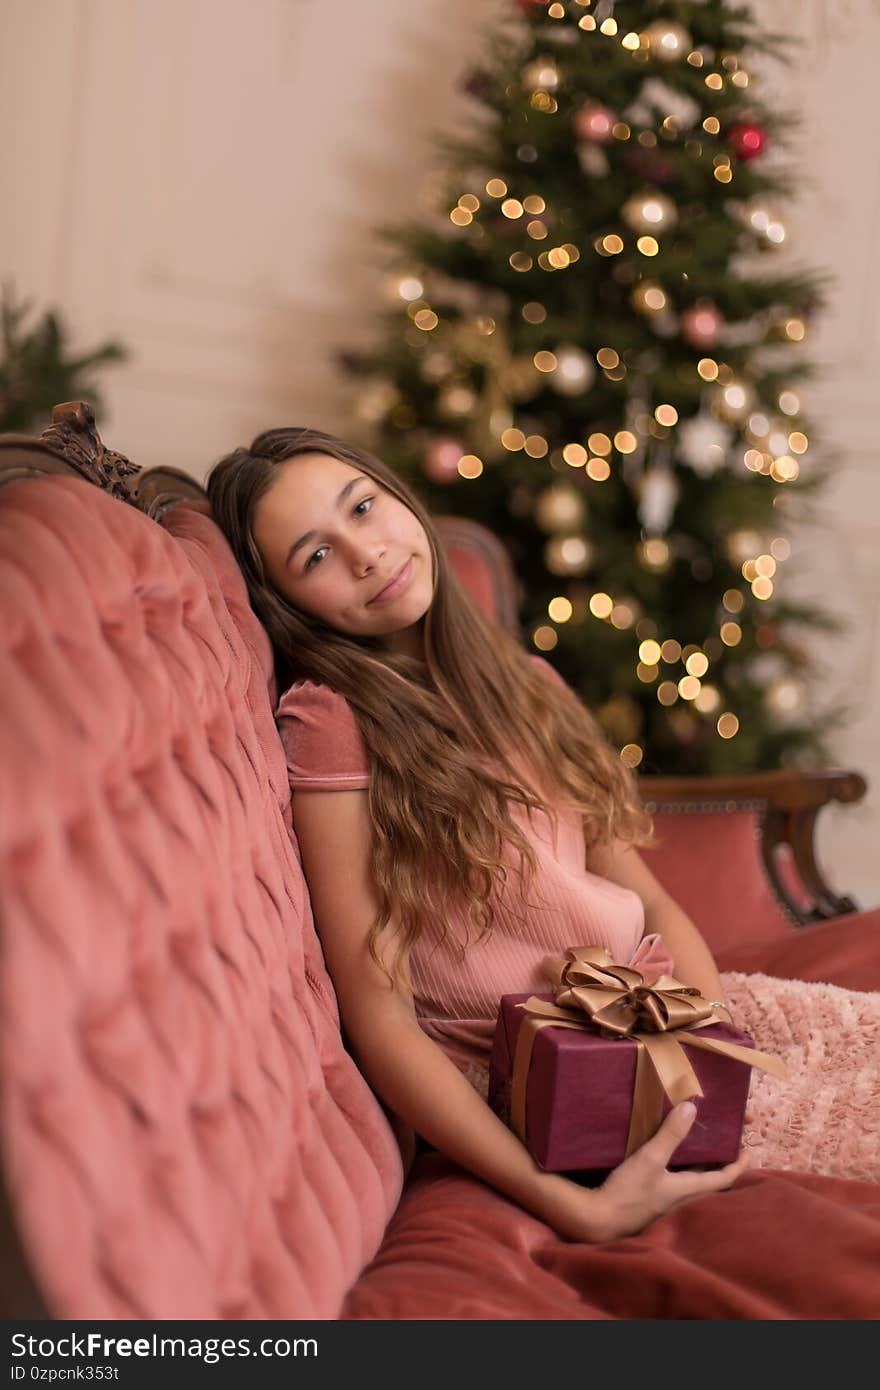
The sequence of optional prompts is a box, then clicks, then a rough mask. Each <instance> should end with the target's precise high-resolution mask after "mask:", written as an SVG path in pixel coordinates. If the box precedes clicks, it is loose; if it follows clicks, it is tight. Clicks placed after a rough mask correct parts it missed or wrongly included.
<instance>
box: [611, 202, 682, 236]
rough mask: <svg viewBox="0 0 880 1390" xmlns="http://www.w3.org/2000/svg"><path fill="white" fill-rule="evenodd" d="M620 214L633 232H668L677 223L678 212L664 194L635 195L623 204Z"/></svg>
mask: <svg viewBox="0 0 880 1390" xmlns="http://www.w3.org/2000/svg"><path fill="white" fill-rule="evenodd" d="M620 213H621V216H622V217H623V220H624V221H625V222H626V224H627V226H629V227H631V228H632V230H633V231H634V232H652V233H654V232H663V231H668V230H669V228H670V227H674V226H675V224H676V222H677V221H678V210H677V209H676V206H675V204H674V203H673V201H672V199H671V198H667V197H666V195H665V194H664V193H637V194H636V195H635V196H634V197H632V198H629V199H628V200H627V201H626V202H625V203H624V205H623V207H622V208H621V209H620Z"/></svg>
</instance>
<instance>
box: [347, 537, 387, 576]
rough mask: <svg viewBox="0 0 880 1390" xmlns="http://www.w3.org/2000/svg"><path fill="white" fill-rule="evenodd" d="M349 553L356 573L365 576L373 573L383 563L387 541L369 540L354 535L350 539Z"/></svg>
mask: <svg viewBox="0 0 880 1390" xmlns="http://www.w3.org/2000/svg"><path fill="white" fill-rule="evenodd" d="M349 553H350V555H351V564H352V568H353V569H354V572H355V574H357V575H358V576H364V575H367V574H370V573H372V572H373V571H374V570H375V569H376V566H377V565H380V564H381V562H382V557H383V555H384V554H385V543H384V541H378V540H367V539H366V538H364V537H361V536H356V537H352V538H351V539H350V541H349Z"/></svg>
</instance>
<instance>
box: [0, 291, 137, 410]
mask: <svg viewBox="0 0 880 1390" xmlns="http://www.w3.org/2000/svg"><path fill="white" fill-rule="evenodd" d="M32 307H33V306H32V305H31V303H30V302H29V301H26V300H19V299H18V298H17V296H16V294H15V291H14V290H13V288H12V286H11V285H8V284H7V285H4V286H3V294H2V300H0V431H2V432H3V433H4V434H6V433H17V434H28V433H31V434H36V433H38V432H39V431H40V430H42V429H44V428H45V427H46V425H48V424H49V420H50V418H51V415H52V407H53V406H55V405H58V404H60V403H61V402H62V401H72V400H85V401H88V402H89V404H90V405H91V406H92V409H93V410H94V411H95V415H96V417H98V418H99V417H100V413H101V398H100V395H99V393H98V388H97V386H96V384H95V369H96V368H97V367H101V366H104V364H105V363H108V362H122V361H124V360H125V356H126V354H125V351H124V349H123V348H122V347H121V346H120V345H119V344H118V343H115V342H107V343H103V344H102V345H101V347H98V348H95V349H94V350H93V351H92V352H87V353H83V354H81V355H79V356H71V355H70V353H69V350H68V341H67V330H66V328H65V326H64V324H63V322H62V320H61V319H60V317H59V316H58V314H57V313H55V312H53V311H52V310H49V311H47V312H45V313H44V314H42V315H41V316H40V317H39V318H38V319H37V320H36V322H33V323H31V322H29V321H28V317H29V315H30V313H31V310H32Z"/></svg>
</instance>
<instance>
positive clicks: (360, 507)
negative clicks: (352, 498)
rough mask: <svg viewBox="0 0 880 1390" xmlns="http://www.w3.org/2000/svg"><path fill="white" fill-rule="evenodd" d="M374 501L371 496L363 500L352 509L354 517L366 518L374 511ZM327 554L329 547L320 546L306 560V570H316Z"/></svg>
mask: <svg viewBox="0 0 880 1390" xmlns="http://www.w3.org/2000/svg"><path fill="white" fill-rule="evenodd" d="M374 500H375V499H374V498H371V496H370V498H361V499H360V502H359V503H357V505H356V506H355V507H352V516H355V517H366V516H367V513H368V512H371V510H373V503H374ZM325 553H327V546H325V545H320V546H318V548H317V550H313V553H311V555H310V556H309V559H307V560H306V564H304V570H311V569H314V566H316V564H320V563H321V560H323V559H324V555H325Z"/></svg>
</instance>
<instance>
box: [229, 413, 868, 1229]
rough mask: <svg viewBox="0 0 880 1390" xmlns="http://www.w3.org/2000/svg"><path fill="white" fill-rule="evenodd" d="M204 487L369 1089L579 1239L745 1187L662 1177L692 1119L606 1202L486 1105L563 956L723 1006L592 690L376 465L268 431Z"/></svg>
mask: <svg viewBox="0 0 880 1390" xmlns="http://www.w3.org/2000/svg"><path fill="white" fill-rule="evenodd" d="M207 492H208V496H209V499H210V503H211V507H212V510H213V513H214V516H215V518H216V520H217V522H218V524H219V525H220V526H221V528H222V529H223V531H224V532H225V534H226V536H227V538H228V540H229V542H230V544H231V546H232V549H233V551H234V554H235V556H236V559H237V561H238V563H239V564H240V566H241V568H242V570H243V573H244V575H245V578H246V581H247V584H248V589H249V592H250V595H251V600H252V603H253V606H254V608H255V610H256V612H257V614H258V616H259V617H260V618H261V620H262V622H263V624H264V626H265V628H266V630H267V632H268V634H269V636H270V638H271V640H272V643H273V646H274V649H275V655H276V662H277V670H278V674H279V679H280V681H281V682H282V683H281V685H280V686H279V688H281V689H283V688H284V686H285V685H289V689H287V690H286V692H285V694H284V695H283V696H282V698H281V701H280V703H279V706H278V710H277V718H278V722H279V726H280V729H281V733H282V738H283V740H284V743H285V748H286V751H287V757H288V766H289V771H290V780H291V785H292V787H293V789H294V792H295V795H294V798H293V818H294V828H295V831H296V835H297V839H298V842H299V846H300V851H301V854H302V863H303V869H304V872H305V874H306V878H307V881H308V885H309V891H310V896H311V901H312V906H313V909H314V914H315V922H316V926H317V930H318V933H319V935H320V938H321V942H322V946H323V950H324V954H325V958H326V962H327V967H328V969H329V972H330V975H331V977H332V979H333V983H334V986H335V989H336V994H337V997H338V1001H339V1008H340V1013H341V1017H342V1021H343V1025H344V1028H345V1032H346V1035H347V1039H348V1043H349V1046H350V1048H351V1050H352V1051H353V1053H354V1055H355V1057H356V1059H357V1061H358V1064H359V1066H360V1068H361V1071H362V1072H363V1074H364V1076H365V1077H366V1078H367V1080H368V1081H369V1083H370V1084H371V1086H372V1087H373V1089H374V1090H375V1091H376V1093H377V1094H378V1095H379V1096H380V1097H381V1098H382V1100H383V1101H384V1102H385V1104H386V1105H387V1106H388V1107H389V1109H390V1110H391V1112H392V1113H393V1114H394V1115H395V1116H396V1117H398V1119H399V1120H400V1121H402V1122H403V1123H404V1124H405V1125H407V1126H410V1127H411V1128H412V1129H413V1130H414V1131H415V1132H416V1133H417V1134H419V1135H421V1136H422V1137H423V1139H425V1140H426V1141H428V1143H429V1144H432V1145H433V1146H435V1147H436V1148H437V1149H439V1150H441V1151H442V1152H443V1153H445V1154H447V1155H448V1156H449V1157H450V1158H452V1159H454V1160H456V1161H457V1162H458V1163H460V1164H461V1165H462V1166H464V1167H465V1168H467V1169H469V1170H470V1171H471V1172H473V1173H474V1174H476V1175H477V1176H478V1177H480V1178H482V1179H483V1180H485V1181H486V1182H488V1183H491V1184H492V1185H493V1186H495V1187H496V1188H498V1189H499V1190H500V1191H502V1192H504V1193H506V1194H507V1195H508V1196H509V1197H511V1198H513V1199H514V1200H516V1201H517V1202H519V1203H520V1204H521V1205H522V1206H524V1207H525V1208H527V1209H528V1210H529V1211H531V1212H532V1213H534V1214H535V1215H536V1216H538V1217H540V1218H541V1219H543V1220H545V1221H546V1222H548V1223H549V1224H550V1225H551V1226H552V1227H554V1229H555V1230H556V1231H557V1232H558V1233H559V1234H560V1235H561V1236H563V1237H565V1238H568V1239H572V1240H586V1241H606V1240H611V1239H615V1238H617V1237H621V1236H625V1235H628V1234H630V1233H634V1232H637V1231H640V1230H641V1229H642V1228H643V1227H644V1226H645V1225H646V1224H647V1223H648V1222H650V1221H651V1220H653V1219H654V1218H655V1217H657V1216H659V1215H661V1214H662V1213H664V1212H666V1211H668V1210H670V1209H671V1208H672V1207H675V1206H677V1205H678V1204H680V1203H682V1202H685V1201H688V1200H690V1199H693V1198H694V1197H697V1196H699V1195H701V1194H702V1193H706V1192H717V1191H719V1190H721V1189H724V1188H727V1187H729V1186H730V1185H731V1184H732V1183H734V1182H735V1181H736V1179H737V1178H738V1177H739V1175H740V1174H741V1173H742V1172H743V1170H744V1167H745V1166H746V1157H745V1156H741V1157H740V1158H739V1159H738V1160H737V1161H736V1162H735V1163H732V1164H729V1165H728V1166H727V1167H725V1168H721V1169H719V1170H716V1171H714V1172H698V1171H689V1172H680V1173H672V1172H669V1171H668V1170H667V1166H666V1165H667V1163H668V1162H669V1160H670V1158H671V1156H672V1154H673V1152H674V1150H675V1149H676V1148H677V1146H678V1145H679V1144H680V1142H681V1140H682V1139H683V1138H684V1136H685V1135H686V1134H687V1132H688V1130H689V1128H690V1126H691V1124H692V1123H693V1119H694V1115H695V1110H694V1107H693V1105H691V1104H686V1105H682V1106H678V1107H677V1108H676V1109H674V1110H673V1111H672V1112H671V1113H670V1114H669V1115H668V1116H667V1117H666V1119H665V1121H664V1123H663V1124H662V1125H661V1127H660V1129H659V1130H658V1132H657V1134H656V1135H655V1136H654V1138H652V1139H651V1140H650V1141H649V1142H648V1143H646V1144H645V1145H644V1146H643V1147H642V1148H641V1149H639V1150H638V1151H637V1152H636V1153H634V1154H633V1155H631V1156H630V1157H629V1158H628V1159H626V1160H625V1161H624V1162H623V1163H622V1164H621V1165H620V1166H619V1167H618V1168H617V1169H615V1170H614V1171H613V1172H612V1173H611V1174H610V1175H609V1177H608V1178H607V1179H606V1181H605V1182H604V1183H603V1185H602V1186H601V1187H599V1188H595V1189H589V1188H586V1187H582V1186H580V1185H579V1184H577V1183H575V1182H573V1181H571V1180H570V1179H568V1178H565V1177H563V1176H561V1175H559V1174H551V1173H545V1172H544V1171H542V1170H541V1169H539V1168H538V1167H537V1165H536V1164H535V1163H534V1161H533V1160H532V1158H531V1157H530V1155H529V1154H528V1152H527V1151H526V1149H525V1148H524V1147H523V1146H522V1145H521V1144H520V1142H519V1140H518V1139H517V1138H516V1137H515V1136H514V1135H513V1133H512V1132H511V1131H510V1130H509V1129H508V1128H507V1127H506V1126H505V1125H504V1124H503V1123H502V1122H501V1121H500V1120H499V1119H498V1118H497V1117H496V1116H495V1115H494V1114H493V1113H492V1111H491V1110H490V1109H489V1107H488V1106H487V1104H486V1103H485V1100H484V1097H485V1091H486V1078H487V1068H488V1053H489V1049H490V1045H491V1039H492V1034H493V1031H494V1027H495V1020H496V1016H497V1011H498V1000H499V998H500V996H501V995H502V994H505V993H513V992H520V991H525V990H536V991H537V990H540V989H542V988H546V985H545V983H544V981H543V980H542V977H541V974H540V965H541V962H542V960H543V957H544V956H545V955H547V954H555V953H560V952H561V951H564V950H565V948H566V947H567V946H569V945H587V944H592V945H605V946H607V947H608V949H609V950H610V952H611V954H612V956H613V958H614V959H615V960H617V961H619V962H621V963H631V964H633V965H634V966H635V967H636V968H638V969H640V970H641V971H642V973H643V974H644V975H645V976H646V978H647V979H649V980H653V979H655V978H657V976H658V975H660V974H662V973H663V972H664V971H666V970H671V971H673V972H674V973H675V974H676V975H677V976H678V977H679V978H682V979H685V980H687V981H688V982H689V983H692V984H695V985H696V986H698V987H699V988H700V990H701V991H702V993H703V994H704V995H705V996H706V997H707V998H708V999H711V1000H713V1001H715V1002H716V1004H717V1005H718V1006H719V1007H720V1006H721V1005H723V1001H724V992H723V989H722V984H721V980H720V978H719V975H718V972H717V970H716V968H715V965H714V962H713V959H712V956H711V954H710V952H709V950H708V948H707V946H706V945H705V943H704V942H703V940H702V938H701V936H700V935H699V932H698V931H697V929H696V928H695V927H694V925H693V924H692V923H691V922H690V921H689V920H688V918H687V917H686V916H685V914H684V913H683V912H682V911H681V910H680V909H679V908H678V907H677V906H676V904H675V903H674V902H673V901H672V900H671V899H670V898H669V896H668V895H667V894H666V893H665V892H664V891H663V889H662V888H661V887H660V885H659V883H658V882H657V880H656V879H655V878H654V876H653V875H652V874H651V873H650V871H649V870H648V868H647V867H646V865H645V864H644V862H643V861H642V860H641V859H640V857H639V856H638V854H637V852H636V848H635V847H636V846H638V845H644V844H647V843H650V839H651V825H650V819H649V817H648V816H647V815H646V814H645V813H644V812H643V811H642V810H641V808H640V806H639V803H638V798H637V794H636V792H635V789H634V785H633V782H632V780H631V778H632V774H631V773H630V772H628V771H627V770H626V769H625V768H624V767H623V765H622V764H621V763H620V760H619V759H618V758H617V757H616V756H615V754H614V752H613V750H612V749H611V748H610V747H609V746H608V745H607V744H606V743H605V741H604V738H603V736H602V734H601V732H600V731H599V729H598V726H597V725H596V723H595V721H594V720H593V719H592V717H591V716H590V715H589V713H588V712H587V711H586V709H585V708H584V707H583V706H582V704H581V703H580V701H579V700H578V698H577V697H576V696H575V695H574V693H573V692H572V691H571V690H570V689H569V688H568V687H567V686H566V685H565V684H564V682H563V681H562V680H561V678H560V677H558V676H557V675H556V673H555V672H554V671H553V669H552V668H551V667H550V666H549V665H548V663H546V662H545V661H543V660H542V659H541V658H539V657H536V656H529V655H528V654H527V653H526V652H525V651H524V650H523V649H522V648H521V647H520V646H519V645H518V644H517V643H516V642H515V641H514V640H513V639H512V638H511V637H510V636H508V635H507V634H505V633H504V632H503V631H501V630H500V629H498V628H495V627H493V626H492V625H490V624H489V623H488V622H487V621H486V620H485V619H484V618H483V617H482V616H481V614H480V613H479V611H478V610H477V608H476V607H475V605H474V604H473V603H472V602H471V601H470V599H469V598H468V597H467V595H466V594H465V593H464V591H463V589H462V588H461V587H460V585H459V584H458V582H457V581H456V579H455V577H454V575H453V574H452V572H451V571H450V568H449V566H448V564H447V562H446V559H445V557H444V553H443V550H442V549H441V546H440V543H439V541H438V537H437V534H436V531H435V528H434V526H433V524H432V522H431V519H430V517H429V516H428V514H427V512H426V511H425V509H424V508H423V506H422V505H421V504H420V503H419V501H418V500H417V498H416V497H415V496H414V494H413V493H412V492H411V491H410V490H409V489H408V488H407V487H406V486H405V484H404V483H403V482H402V481H401V480H400V479H399V478H398V477H397V476H396V475H395V474H394V473H393V472H392V471H391V470H390V469H389V468H388V467H387V466H386V465H385V464H383V463H382V462H381V461H380V460H379V459H377V458H374V457H373V456H372V455H370V454H368V453H366V452H364V451H362V450H360V449H357V448H354V447H351V446H349V445H347V444H345V443H343V442H342V441H340V440H338V439H335V438H333V437H331V436H329V435H326V434H321V433H319V432H317V431H314V430H308V429H293V428H292V429H277V430H269V431H266V432H265V433H263V434H261V435H259V436H258V437H257V438H256V439H255V440H254V442H253V444H252V445H251V447H250V448H249V449H237V450H235V451H234V452H233V453H232V454H229V455H228V456H227V457H226V458H224V459H222V460H221V461H220V462H219V463H218V464H217V465H216V466H215V467H214V469H213V470H212V472H211V474H210V476H209V478H208V481H207ZM741 978H743V979H745V978H746V977H741ZM751 978H759V977H751ZM778 983H780V984H782V983H783V982H778ZM865 997H869V996H865ZM757 1042H758V1046H759V1047H761V1046H767V1047H768V1048H770V1047H771V1046H772V1039H771V1040H770V1041H769V1042H766V1043H765V1042H764V1041H762V1040H761V1039H760V1038H758V1039H757ZM762 1079H763V1078H762ZM767 1080H768V1081H769V1082H770V1083H771V1085H773V1084H775V1085H777V1086H778V1085H779V1084H780V1083H778V1082H774V1079H773V1078H767ZM756 1089H757V1088H756V1085H755V1084H754V1083H753V1095H754V1092H755V1090H756Z"/></svg>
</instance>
